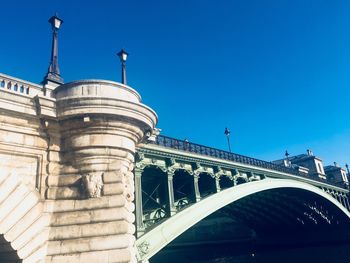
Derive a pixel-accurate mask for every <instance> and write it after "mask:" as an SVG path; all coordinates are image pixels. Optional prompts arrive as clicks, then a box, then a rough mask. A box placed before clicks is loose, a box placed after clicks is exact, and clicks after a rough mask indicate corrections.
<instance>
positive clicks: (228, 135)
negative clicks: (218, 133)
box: [224, 127, 231, 152]
mask: <svg viewBox="0 0 350 263" xmlns="http://www.w3.org/2000/svg"><path fill="white" fill-rule="evenodd" d="M224 134H225V135H226V138H227V144H228V150H229V152H231V145H230V134H231V132H230V130H229V129H227V127H226V128H225V132H224Z"/></svg>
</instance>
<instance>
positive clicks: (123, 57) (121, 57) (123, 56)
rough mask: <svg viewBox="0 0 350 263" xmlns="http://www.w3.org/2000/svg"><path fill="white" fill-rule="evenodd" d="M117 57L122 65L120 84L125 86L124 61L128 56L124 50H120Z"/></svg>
mask: <svg viewBox="0 0 350 263" xmlns="http://www.w3.org/2000/svg"><path fill="white" fill-rule="evenodd" d="M117 55H118V57H119V58H120V62H121V63H122V83H123V84H125V85H126V68H125V62H126V59H127V58H128V55H129V54H128V53H127V52H126V51H125V50H124V49H122V50H120V51H119V53H118V54H117Z"/></svg>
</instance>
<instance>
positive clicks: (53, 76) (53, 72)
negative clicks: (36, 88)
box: [45, 14, 63, 84]
mask: <svg viewBox="0 0 350 263" xmlns="http://www.w3.org/2000/svg"><path fill="white" fill-rule="evenodd" d="M49 23H50V24H51V27H52V48H51V61H50V66H49V69H48V72H47V74H46V77H45V80H51V81H54V82H56V83H59V84H63V78H62V77H61V75H60V69H59V67H58V30H59V28H60V27H61V25H62V23H63V20H62V19H60V18H58V17H57V14H56V15H54V16H52V17H51V18H50V19H49Z"/></svg>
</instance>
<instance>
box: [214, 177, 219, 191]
mask: <svg viewBox="0 0 350 263" xmlns="http://www.w3.org/2000/svg"><path fill="white" fill-rule="evenodd" d="M214 179H215V186H216V192H217V193H218V192H220V191H221V188H220V176H217V175H215V177H214Z"/></svg>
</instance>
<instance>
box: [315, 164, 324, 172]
mask: <svg viewBox="0 0 350 263" xmlns="http://www.w3.org/2000/svg"><path fill="white" fill-rule="evenodd" d="M317 169H318V172H319V173H320V174H323V173H324V172H323V168H322V165H321V163H319V162H317Z"/></svg>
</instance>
